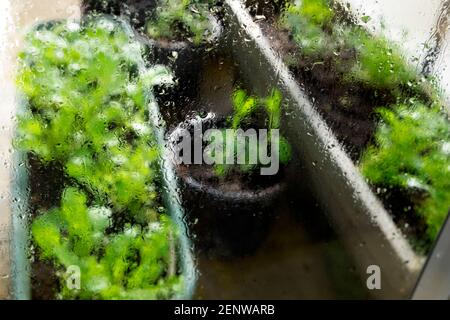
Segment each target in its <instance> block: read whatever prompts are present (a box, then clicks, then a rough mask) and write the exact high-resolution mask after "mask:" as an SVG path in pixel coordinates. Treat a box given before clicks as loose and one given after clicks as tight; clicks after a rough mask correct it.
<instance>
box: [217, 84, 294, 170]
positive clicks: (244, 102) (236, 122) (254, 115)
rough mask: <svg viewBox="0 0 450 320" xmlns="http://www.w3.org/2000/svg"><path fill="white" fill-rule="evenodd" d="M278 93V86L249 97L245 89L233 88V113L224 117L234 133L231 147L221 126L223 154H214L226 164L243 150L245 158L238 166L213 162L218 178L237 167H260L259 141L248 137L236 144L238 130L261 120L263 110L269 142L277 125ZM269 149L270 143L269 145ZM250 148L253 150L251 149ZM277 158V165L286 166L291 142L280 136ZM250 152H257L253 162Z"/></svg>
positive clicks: (279, 112) (278, 119)
mask: <svg viewBox="0 0 450 320" xmlns="http://www.w3.org/2000/svg"><path fill="white" fill-rule="evenodd" d="M282 99H283V97H282V95H281V92H280V91H279V90H278V89H273V90H272V91H271V93H270V95H269V96H268V97H266V98H257V97H254V96H249V95H248V94H247V92H246V91H245V90H243V89H237V90H235V92H234V93H233V96H232V103H233V115H232V116H231V117H230V118H229V119H228V123H229V125H230V127H231V129H233V130H234V131H233V132H234V133H235V134H236V135H235V137H234V140H233V145H234V148H227V145H226V144H227V139H226V134H227V129H223V137H222V138H223V139H222V141H223V142H224V144H223V148H222V150H223V154H219V155H217V154H216V155H215V157H216V158H217V157H220V158H222V159H223V162H224V163H226V159H230V158H231V159H236V158H237V156H238V153H239V152H242V150H244V154H245V157H244V159H245V161H244V163H242V164H239V165H231V164H216V165H215V167H214V168H215V172H216V174H217V175H218V176H219V177H224V176H226V175H227V174H229V173H230V172H231V171H232V170H238V171H240V172H242V173H251V172H253V171H255V170H256V169H258V168H260V166H261V165H262V164H261V159H260V158H259V149H258V148H260V147H263V148H264V146H260V143H259V142H258V143H256V141H253V142H252V141H250V140H248V139H245V140H244V142H243V143H244V145H243V146H242V145H240V142H242V141H241V139H238V135H237V134H238V131H237V130H238V129H243V128H245V127H247V126H249V125H250V126H253V125H256V124H257V123H258V121H259V122H261V119H260V118H261V117H258V114H261V113H263V114H264V116H263V119H262V121H263V123H264V124H263V127H265V128H267V129H268V137H267V142H269V141H270V137H271V131H272V130H274V129H276V130H278V129H279V128H280V120H281V103H282ZM263 143H264V142H263ZM271 147H272V150H276V149H273V148H274V146H271ZM252 148H254V149H256V150H252ZM277 149H278V159H279V161H280V163H281V164H283V165H286V164H287V163H288V162H289V161H290V160H291V154H292V150H291V145H290V144H289V142H288V141H287V140H286V138H284V137H283V136H281V135H280V137H279V141H278V145H277ZM250 154H257V155H258V158H257V159H256V163H250V161H249V159H250Z"/></svg>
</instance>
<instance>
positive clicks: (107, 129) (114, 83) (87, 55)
mask: <svg viewBox="0 0 450 320" xmlns="http://www.w3.org/2000/svg"><path fill="white" fill-rule="evenodd" d="M125 30H126V26H124V25H123V24H121V23H120V22H117V21H115V20H112V19H106V18H102V17H99V18H96V19H86V20H85V21H84V22H83V23H82V24H78V23H75V22H52V23H50V24H48V25H44V26H40V27H38V28H37V29H35V30H33V31H32V32H30V33H29V34H28V36H27V39H26V45H25V49H24V51H23V52H22V53H21V54H20V68H19V75H18V80H17V82H18V86H19V89H20V90H21V91H22V93H23V94H24V96H25V98H26V101H27V105H26V106H27V108H26V110H25V112H23V113H22V114H20V115H19V116H18V125H17V139H16V140H15V144H16V146H17V147H18V148H20V149H22V150H24V151H27V152H29V153H32V154H34V155H35V156H37V158H38V159H39V160H40V161H41V163H42V164H43V165H52V164H54V163H58V164H60V165H61V167H63V168H64V173H65V175H67V176H68V177H70V178H72V180H73V181H74V182H75V184H76V185H78V186H79V187H82V189H83V190H84V192H85V193H87V194H88V195H89V197H88V199H89V202H92V203H93V204H95V206H99V208H100V209H98V210H97V208H96V207H93V208H88V207H87V206H86V201H87V200H86V195H85V194H84V193H82V192H78V191H76V190H74V189H72V188H68V189H66V191H65V192H64V196H63V200H62V203H61V208H59V209H52V210H50V211H49V212H47V213H43V214H42V215H41V216H40V217H39V218H38V219H37V220H36V221H35V222H34V223H33V226H32V234H33V238H34V240H35V241H36V243H37V245H38V248H39V250H40V252H41V254H42V257H43V258H46V259H51V260H52V261H53V262H54V263H55V265H56V266H58V267H67V266H68V265H72V264H73V265H78V266H79V267H80V268H81V270H82V278H83V279H84V280H83V279H82V282H81V283H82V290H81V291H80V292H77V293H76V297H79V298H105V299H113V298H114V299H122V298H129V297H135V298H151V297H153V298H155V297H169V291H170V292H172V291H171V290H172V289H170V288H172V287H173V286H175V285H176V284H177V283H179V282H180V279H179V278H178V279H177V277H173V279H165V276H166V275H165V272H166V270H165V266H166V264H167V263H166V262H164V261H166V260H167V259H166V258H167V254H168V253H167V247H168V243H169V239H168V238H167V233H168V232H169V231H170V230H172V229H173V226H172V224H171V223H170V221H169V218H167V217H166V216H165V215H164V214H163V213H162V212H161V209H160V207H159V201H160V199H159V196H160V195H159V191H158V178H159V166H158V161H159V147H158V145H157V143H156V141H155V139H154V134H153V128H152V127H151V126H150V125H149V119H148V117H149V110H148V108H149V107H152V106H154V98H153V95H152V87H153V86H155V85H164V84H170V83H171V81H172V77H171V74H170V72H169V70H167V69H166V68H165V67H163V66H153V67H145V66H144V62H143V60H142V49H143V48H142V47H141V45H140V43H139V42H137V41H135V40H134V39H133V38H132V37H131V36H129V35H128V33H127V32H126V31H125ZM107 211H108V212H110V213H109V214H108V215H107V217H106V216H102V215H97V216H95V215H94V213H95V212H97V213H99V212H107ZM124 214H125V217H124ZM114 219H116V220H117V219H119V220H117V221H119V222H118V223H116V224H114V225H115V227H116V228H117V224H120V223H121V221H124V220H125V221H130V226H129V227H127V228H128V229H129V230H134V231H133V232H131V233H130V232H129V231H127V232H125V231H123V230H122V231H121V230H119V231H117V230H113V231H107V229H106V228H107V226H108V225H111V226H112V224H111V220H114ZM149 223H152V224H158V225H159V227H158V228H160V229H161V230H160V231H152V230H153V229H149ZM124 227H125V226H123V223H122V229H123V228H124ZM113 229H114V228H113ZM158 230H159V229H158ZM115 232H118V233H115ZM170 232H174V231H173V230H172V231H170ZM128 247H129V249H130V256H127V257H125V256H123V255H124V254H125V251H123V250H124V249H125V248H128ZM120 250H122V251H120ZM127 250H128V249H127ZM119 251H120V252H122V256H121V255H120V254H119ZM125 258H126V259H125ZM121 265H123V267H122V271H120V272H119V271H117V272H118V273H117V274H116V271H114V270H115V269H116V268H117V267H118V266H121ZM147 272H148V273H147ZM160 278H161V279H160ZM163 278H164V279H165V280H164V279H163ZM166 280H167V281H166ZM95 283H97V284H95ZM61 285H62V291H61V293H62V295H63V296H64V297H66V296H69V297H75V296H72V294H71V293H70V292H69V291H67V290H66V289H67V288H65V287H64V282H63V281H61ZM95 286H97V289H98V290H97V289H95V288H94V287H95Z"/></svg>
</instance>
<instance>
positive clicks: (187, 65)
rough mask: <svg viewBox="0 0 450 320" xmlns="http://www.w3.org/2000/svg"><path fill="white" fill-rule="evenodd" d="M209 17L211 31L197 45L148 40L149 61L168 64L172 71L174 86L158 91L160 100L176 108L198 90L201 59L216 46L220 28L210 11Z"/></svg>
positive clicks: (175, 41) (218, 41) (220, 33)
mask: <svg viewBox="0 0 450 320" xmlns="http://www.w3.org/2000/svg"><path fill="white" fill-rule="evenodd" d="M209 20H210V22H211V24H212V25H213V30H212V34H211V35H210V36H209V37H208V38H207V39H205V40H204V41H203V42H202V43H201V44H199V45H195V44H194V43H192V42H190V41H188V40H187V39H186V40H168V39H151V38H149V39H148V42H149V44H150V46H151V48H152V50H151V51H152V58H151V59H152V60H153V61H155V62H156V63H158V64H164V65H167V66H169V67H170V68H171V69H172V71H173V74H174V77H175V82H176V85H175V86H174V87H172V88H169V89H167V88H165V92H164V93H163V94H160V96H162V97H163V100H165V101H170V102H172V103H175V104H176V106H175V107H178V108H179V107H180V105H181V106H183V105H185V104H187V103H189V102H190V101H192V99H193V98H195V97H196V95H197V92H198V84H199V80H200V78H201V74H202V71H203V62H204V61H205V59H206V57H207V55H208V54H209V53H210V52H214V51H215V50H214V49H215V48H216V47H217V46H219V43H220V39H221V35H222V27H221V25H220V23H219V21H218V19H217V18H216V17H215V16H213V15H212V14H210V15H209Z"/></svg>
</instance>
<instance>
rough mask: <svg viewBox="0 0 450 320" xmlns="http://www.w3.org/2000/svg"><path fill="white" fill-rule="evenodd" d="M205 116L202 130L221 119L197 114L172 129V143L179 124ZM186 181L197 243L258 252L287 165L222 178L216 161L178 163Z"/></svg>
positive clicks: (224, 252) (235, 252) (222, 251)
mask: <svg viewBox="0 0 450 320" xmlns="http://www.w3.org/2000/svg"><path fill="white" fill-rule="evenodd" d="M195 121H201V122H202V124H203V130H207V129H209V128H212V127H216V125H217V124H218V123H220V122H222V121H223V120H222V119H218V118H216V117H215V116H214V115H213V114H212V113H209V114H208V115H207V116H206V117H205V118H201V117H196V118H195V119H190V120H189V121H187V122H184V123H183V124H181V125H180V126H179V127H177V128H176V129H175V130H174V131H172V133H171V135H170V137H169V140H170V142H171V144H172V145H173V144H174V143H176V142H178V141H179V137H178V136H177V134H178V133H179V130H178V129H180V128H182V127H185V128H187V129H188V130H190V129H192V127H191V126H193V124H194V123H195ZM176 171H177V173H178V176H179V178H180V181H181V184H180V185H181V189H182V190H181V191H182V198H183V205H184V207H185V208H186V210H187V219H188V222H189V224H190V227H191V230H192V233H193V234H194V237H195V241H196V246H197V248H198V249H200V250H202V251H204V252H206V253H207V254H209V255H214V256H219V257H230V256H243V255H247V254H250V253H252V252H254V251H255V250H256V249H257V248H258V246H259V245H260V244H261V243H262V242H263V241H264V239H265V238H266V236H267V234H268V232H269V231H270V228H271V226H272V223H273V220H274V218H275V215H274V214H273V212H274V210H273V209H274V207H275V206H276V205H277V202H278V201H279V200H280V197H281V196H282V194H283V192H284V191H285V190H286V183H285V182H284V181H283V171H282V170H280V172H279V173H278V174H277V175H274V176H258V177H256V179H253V180H254V181H253V182H255V184H253V182H250V183H249V181H248V179H249V177H246V176H238V175H235V176H233V177H232V179H229V180H224V181H222V180H220V179H219V178H217V176H216V175H215V174H214V170H213V168H212V166H208V165H206V164H203V165H184V164H180V165H178V166H177V170H176Z"/></svg>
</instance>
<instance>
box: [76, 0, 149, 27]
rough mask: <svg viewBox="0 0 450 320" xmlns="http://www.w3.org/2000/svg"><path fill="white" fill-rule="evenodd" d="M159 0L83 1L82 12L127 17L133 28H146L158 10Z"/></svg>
mask: <svg viewBox="0 0 450 320" xmlns="http://www.w3.org/2000/svg"><path fill="white" fill-rule="evenodd" d="M156 5H157V0H83V2H82V6H81V7H82V8H81V9H82V12H83V14H89V13H104V14H110V15H115V16H124V17H127V18H128V19H129V20H130V22H131V24H132V26H133V27H134V28H135V29H137V30H139V29H141V28H144V26H145V23H146V21H147V20H148V18H149V16H150V15H151V13H152V12H153V10H154V9H155V8H156Z"/></svg>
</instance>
